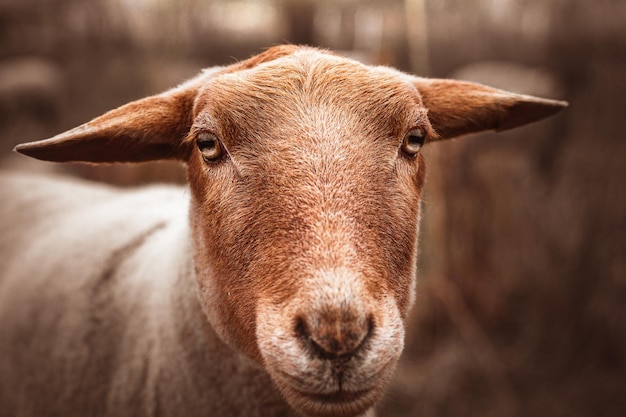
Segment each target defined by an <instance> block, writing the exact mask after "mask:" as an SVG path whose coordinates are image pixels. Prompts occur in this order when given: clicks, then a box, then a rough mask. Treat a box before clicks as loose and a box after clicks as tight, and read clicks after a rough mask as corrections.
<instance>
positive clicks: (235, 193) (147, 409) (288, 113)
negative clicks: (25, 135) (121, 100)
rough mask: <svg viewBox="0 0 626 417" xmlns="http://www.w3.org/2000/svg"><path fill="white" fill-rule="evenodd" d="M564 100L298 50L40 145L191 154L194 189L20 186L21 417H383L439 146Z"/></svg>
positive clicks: (272, 53)
mask: <svg viewBox="0 0 626 417" xmlns="http://www.w3.org/2000/svg"><path fill="white" fill-rule="evenodd" d="M564 105H565V103H563V102H558V101H552V100H544V99H539V98H535V97H530V96H524V95H517V94H512V93H508V92H505V91H501V90H495V89H492V88H489V87H485V86H482V85H478V84H472V83H467V82H460V81H450V80H437V79H424V78H418V77H414V76H411V75H407V74H404V73H401V72H399V71H396V70H393V69H390V68H385V67H371V66H366V65H363V64H360V63H358V62H355V61H352V60H350V59H346V58H343V57H340V56H337V55H334V54H332V53H328V52H325V51H320V50H317V49H313V48H307V47H296V46H279V47H275V48H272V49H269V50H268V51H266V52H265V53H262V54H260V55H258V56H256V57H253V58H251V59H249V60H247V61H243V62H240V63H236V64H233V65H231V66H228V67H223V68H213V69H210V70H207V71H205V72H204V73H202V74H201V75H199V76H198V77H196V78H194V79H192V80H190V81H188V82H187V83H185V84H183V85H181V86H180V87H177V88H175V89H173V90H170V91H168V92H165V93H163V94H160V95H157V96H153V97H148V98H145V99H142V100H138V101H136V102H133V103H130V104H127V105H125V106H122V107H120V108H118V109H116V110H112V111H110V112H108V113H106V114H105V115H103V116H101V117H98V118H96V119H94V120H92V121H91V122H88V123H86V124H84V125H82V126H80V127H78V128H76V129H73V130H70V131H68V132H66V133H63V134H61V135H58V136H56V137H53V138H51V139H48V140H44V141H40V142H33V143H27V144H24V145H20V146H18V147H17V148H16V150H17V151H18V152H21V153H23V154H26V155H30V156H33V157H35V158H39V159H44V160H49V161H85V162H95V163H101V162H138V161H147V160H155V159H178V160H181V161H184V162H185V163H186V164H187V167H188V179H189V190H190V192H189V196H185V193H184V192H182V193H181V192H180V191H178V190H176V189H165V188H149V189H146V190H143V191H130V192H129V191H119V190H113V189H108V188H106V189H105V188H103V187H102V186H94V185H90V186H85V185H82V184H71V183H67V182H61V181H50V180H47V181H44V180H42V179H34V178H24V177H21V178H17V177H16V176H14V175H5V177H4V178H3V179H2V181H1V182H0V187H1V188H0V189H1V190H2V192H3V195H4V196H5V201H11V202H12V204H11V207H3V211H2V213H1V214H2V222H3V223H2V225H1V227H2V229H1V230H0V231H1V232H2V233H1V234H0V236H1V238H0V250H1V251H2V257H3V263H2V266H1V269H0V272H1V274H2V275H0V323H1V325H2V326H3V330H2V334H3V338H2V341H0V371H1V373H2V378H0V379H1V380H2V381H0V410H3V411H0V415H12V416H31V415H32V416H35V415H63V416H74V415H77V416H78V415H91V416H96V415H103V416H104V415H106V416H126V415H129V416H130V415H179V416H185V415H190V416H191V415H193V416H200V415H211V416H234V415H245V416H255V415H259V416H261V415H263V416H265V415H277V416H278V415H294V414H293V413H294V411H293V410H295V412H296V413H297V414H302V415H306V416H356V415H365V414H367V415H371V413H373V412H372V411H371V408H372V407H373V405H374V404H375V402H376V401H377V400H378V399H379V398H380V397H381V395H382V394H383V392H384V389H385V387H386V385H387V382H388V381H389V379H390V378H391V377H392V373H393V370H394V367H395V364H396V361H397V360H398V358H399V356H400V354H401V352H402V349H403V338H404V319H405V318H406V316H407V313H408V311H409V309H410V307H411V304H412V303H413V299H414V285H415V276H416V256H417V237H418V219H419V215H420V204H419V201H420V194H421V192H422V187H423V185H424V175H425V169H424V160H423V155H422V153H421V151H420V150H421V147H422V145H424V144H425V143H429V142H434V141H437V140H441V139H448V138H452V137H456V136H460V135H464V134H468V133H472V132H478V131H482V130H489V129H495V130H503V129H510V128H514V127H517V126H520V125H523V124H526V123H530V122H533V121H536V120H539V119H542V118H544V117H547V116H550V115H552V114H554V113H555V112H557V111H558V110H560V109H561V108H562V107H564ZM186 212H188V219H189V220H187V219H186V217H187V215H186V214H185V213H186ZM196 295H197V297H196ZM52 318H53V319H52ZM25 327H26V328H25ZM222 343H224V345H223V344H222ZM241 354H243V355H241ZM268 376H269V377H268ZM270 379H271V381H273V384H272V383H269V380H270ZM274 387H276V388H277V389H276V388H274ZM279 393H280V395H279ZM283 399H284V400H283ZM285 401H286V402H285ZM287 404H289V405H290V407H289V406H287ZM368 410H369V411H368Z"/></svg>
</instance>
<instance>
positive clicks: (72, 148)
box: [15, 73, 207, 162]
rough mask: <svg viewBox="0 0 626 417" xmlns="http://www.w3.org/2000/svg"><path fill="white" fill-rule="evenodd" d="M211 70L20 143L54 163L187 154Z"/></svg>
mask: <svg viewBox="0 0 626 417" xmlns="http://www.w3.org/2000/svg"><path fill="white" fill-rule="evenodd" d="M206 75H207V73H203V74H201V75H200V76H198V77H196V78H194V79H192V80H190V81H188V82H187V83H185V84H183V85H181V86H180V87H177V88H174V89H172V90H169V91H167V92H165V93H163V94H159V95H156V96H151V97H147V98H144V99H141V100H137V101H133V102H131V103H128V104H126V105H124V106H121V107H119V108H117V109H115V110H111V111H109V112H108V113H105V114H104V115H102V116H100V117H97V118H95V119H93V120H92V121H90V122H87V123H85V124H83V125H81V126H78V127H77V128H74V129H72V130H69V131H67V132H65V133H61V134H59V135H57V136H54V137H52V138H50V139H45V140H41V141H37V142H29V143H24V144H21V145H18V146H16V147H15V150H16V151H17V152H20V153H22V154H24V155H28V156H32V157H34V158H37V159H42V160H45V161H55V162H69V161H75V162H141V161H150V160H156V159H179V160H184V159H186V157H187V154H188V152H189V151H188V149H186V148H185V146H184V143H183V139H184V138H185V136H186V135H187V133H188V132H189V129H190V127H191V124H192V122H193V105H194V100H195V97H196V95H197V92H198V88H199V86H200V85H201V80H203V79H205V77H206Z"/></svg>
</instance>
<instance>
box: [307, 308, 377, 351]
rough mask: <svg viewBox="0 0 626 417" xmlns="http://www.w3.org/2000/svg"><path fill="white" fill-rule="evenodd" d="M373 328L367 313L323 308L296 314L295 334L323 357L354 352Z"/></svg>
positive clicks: (311, 349) (371, 320)
mask: <svg viewBox="0 0 626 417" xmlns="http://www.w3.org/2000/svg"><path fill="white" fill-rule="evenodd" d="M372 331H373V319H372V317H371V316H370V315H366V314H355V313H354V312H346V311H333V310H324V311H322V312H317V313H313V314H309V315H307V316H304V315H302V316H299V317H298V319H297V323H296V333H297V334H298V336H300V337H301V338H302V339H303V340H304V343H305V344H306V345H307V347H308V348H309V349H310V351H311V353H312V354H313V355H315V356H318V357H321V358H324V359H336V358H340V357H341V358H348V357H351V356H352V355H354V354H355V353H356V352H357V351H358V350H359V349H360V348H361V347H362V346H363V345H364V344H365V341H366V340H367V338H368V337H369V335H370V334H371V333H372Z"/></svg>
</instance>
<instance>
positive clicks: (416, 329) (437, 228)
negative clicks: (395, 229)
mask: <svg viewBox="0 0 626 417" xmlns="http://www.w3.org/2000/svg"><path fill="white" fill-rule="evenodd" d="M284 42H293V43H304V44H310V45H320V46H323V47H328V48H331V49H334V50H338V51H341V52H342V53H344V54H347V55H350V56H352V57H355V58H358V59H360V60H362V61H364V62H367V63H375V64H386V65H392V66H395V67H397V68H399V69H402V70H405V71H409V72H413V73H416V74H420V75H428V76H434V77H454V78H461V79H467V80H473V81H480V82H484V83H487V84H490V85H493V86H497V87H501V88H506V89H509V90H512V91H517V92H522V93H529V94H536V95H542V96H546V97H550V98H558V99H565V100H568V101H569V102H570V107H569V108H568V109H567V110H565V111H563V112H562V113H561V114H559V115H558V116H557V117H554V118H551V119H549V120H546V121H543V122H540V123H537V124H534V125H530V126H528V127H525V128H522V129H518V130H515V131H511V132H505V133H501V134H497V135H496V134H492V133H488V134H482V135H476V136H475V137H471V138H462V139H458V140H454V141H448V142H445V143H438V144H435V145H432V146H430V147H428V148H427V149H426V150H425V152H426V154H427V155H426V157H427V160H428V164H429V165H428V181H427V189H426V191H425V199H424V200H425V202H424V217H423V222H422V237H421V248H422V249H421V258H420V265H419V268H420V279H419V284H418V297H417V303H416V307H415V309H414V310H413V314H412V316H411V318H410V320H409V327H408V335H407V346H406V351H405V354H404V356H403V358H402V361H401V364H400V366H399V368H398V372H397V377H396V379H395V380H394V381H393V383H392V385H391V388H390V390H389V393H388V395H387V396H386V398H385V400H384V401H383V403H382V404H381V405H380V407H379V415H380V416H391V417H409V416H411V417H413V416H415V417H418V416H419V417H430V416H433V417H434V416H436V417H443V416H454V417H462V416H481V417H491V416H493V417H508V416H519V417H526V416H551V417H558V416H623V415H626V363H625V362H626V261H625V259H626V250H625V249H626V187H625V185H626V182H625V179H626V140H625V139H626V138H625V137H624V136H625V129H624V123H625V120H626V118H625V116H626V2H625V1H623V0H594V1H585V0H405V1H402V0H388V1H374V0H337V1H324V0H257V1H253V0H249V1H244V0H236V1H226V0H222V1H218V0H177V1H174V0H0V146H1V147H0V166H1V167H2V168H3V169H27V170H30V171H42V172H60V171H63V172H67V173H70V174H72V175H79V176H82V177H85V178H91V179H97V180H101V181H107V182H111V183H116V184H120V185H134V184H140V183H146V182H151V181H168V182H182V181H184V170H183V169H182V168H181V167H180V166H179V165H177V164H175V163H150V164H142V165H137V166H131V165H115V166H109V167H92V166H85V165H63V166H60V165H53V164H47V163H42V162H36V161H31V160H28V159H26V158H23V157H20V156H18V155H14V154H12V153H11V149H12V147H13V146H14V145H16V144H17V143H20V142H24V141H30V140H38V139H43V138H46V137H49V136H52V135H54V134H56V133H59V132H61V131H63V130H66V129H69V128H71V127H74V126H76V125H78V124H81V123H83V122H85V121H88V120H89V119H91V118H92V117H95V116H97V115H99V114H101V113H103V112H105V111H107V110H109V109H112V108H114V107H117V106H119V105H121V104H124V103H126V102H128V101H130V100H134V99H138V98H141V97H144V96H146V95H149V94H154V93H158V92H160V91H163V90H165V89H167V88H169V87H171V86H174V85H176V84H177V83H180V82H181V81H183V80H185V79H186V78H189V77H191V76H193V75H195V74H196V73H197V72H198V71H199V70H200V69H201V68H203V67H207V66H211V65H217V64H219V65H223V64H229V63H233V62H235V61H236V60H241V59H245V58H247V57H249V56H251V55H253V54H256V53H258V52H261V51H262V50H263V49H265V48H267V47H269V46H272V45H274V44H278V43H284Z"/></svg>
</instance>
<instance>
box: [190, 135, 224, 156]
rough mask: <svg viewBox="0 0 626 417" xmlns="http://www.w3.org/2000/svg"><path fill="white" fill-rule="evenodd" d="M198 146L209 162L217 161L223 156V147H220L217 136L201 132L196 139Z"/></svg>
mask: <svg viewBox="0 0 626 417" xmlns="http://www.w3.org/2000/svg"><path fill="white" fill-rule="evenodd" d="M196 144H197V145H198V149H199V150H200V154H202V158H203V159H204V160H205V161H207V162H209V161H215V160H217V159H219V158H220V157H221V156H222V147H221V146H220V143H219V141H218V140H217V136H215V135H214V134H213V133H209V132H201V133H199V134H198V136H197V138H196Z"/></svg>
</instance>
